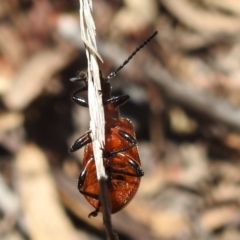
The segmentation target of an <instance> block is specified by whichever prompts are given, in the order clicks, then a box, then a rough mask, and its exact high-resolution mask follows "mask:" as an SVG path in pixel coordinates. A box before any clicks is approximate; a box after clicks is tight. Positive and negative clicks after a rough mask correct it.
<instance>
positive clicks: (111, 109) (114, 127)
mask: <svg viewBox="0 0 240 240" xmlns="http://www.w3.org/2000/svg"><path fill="white" fill-rule="evenodd" d="M156 34H157V32H155V33H154V34H152V35H151V36H150V37H149V38H148V39H147V40H146V41H145V42H143V43H142V44H141V45H140V46H139V47H138V48H137V49H136V50H135V51H134V52H133V53H132V54H131V55H130V56H129V57H128V59H127V60H125V61H124V63H123V64H122V65H121V66H120V67H119V68H118V69H117V70H116V71H115V72H112V73H111V74H110V75H109V76H108V77H107V78H104V77H103V76H102V74H101V72H100V81H101V89H102V90H101V95H102V100H103V108H104V115H105V146H104V149H103V164H104V167H105V172H106V175H107V177H108V178H107V189H108V194H109V199H110V203H111V213H112V214H113V213H116V212H118V211H119V210H121V209H122V208H123V207H125V206H126V205H127V204H128V203H129V202H130V201H131V199H132V198H133V197H134V195H135V194H136V192H137V190H138V187H139V184H140V178H141V177H142V176H143V175H144V173H143V170H142V168H141V162H140V158H139V154H138V148H137V140H136V136H135V131H134V126H133V124H132V122H131V121H130V120H128V119H126V118H121V117H120V113H119V107H120V106H122V105H123V104H125V103H126V102H127V101H128V100H129V96H128V95H122V96H112V90H111V85H110V82H109V80H110V79H111V78H113V77H114V76H116V74H117V72H119V70H120V69H122V68H123V67H124V66H125V65H126V64H127V63H128V62H129V61H130V59H131V58H132V57H133V56H134V55H135V54H136V53H137V52H138V51H139V50H140V49H141V48H143V47H144V46H145V45H146V44H147V43H148V42H149V41H150V40H151V39H152V38H153V37H155V36H156ZM70 80H71V81H73V82H78V81H82V82H84V83H85V85H84V86H83V87H82V88H80V89H78V90H76V91H75V92H74V93H73V95H72V100H73V101H74V102H75V103H77V104H78V105H80V106H82V107H88V101H87V100H86V99H84V98H83V97H81V96H80V95H79V94H81V93H82V92H85V91H87V90H88V83H87V75H86V74H85V73H84V72H80V74H79V75H78V76H77V77H76V78H72V79H70ZM90 133H91V131H90V130H89V131H87V132H86V133H85V134H84V135H83V136H81V137H80V138H78V139H77V140H76V141H75V142H74V144H73V145H72V147H71V148H70V150H69V151H70V152H74V151H76V150H78V149H80V148H82V147H85V149H84V156H83V164H82V165H83V169H82V171H81V173H80V175H79V178H78V190H79V191H80V193H82V194H83V195H84V197H85V198H86V199H87V201H88V202H89V203H90V204H91V205H92V206H93V207H94V208H95V211H93V212H91V213H90V214H89V217H91V216H97V214H98V212H101V211H102V209H101V203H100V200H99V189H100V187H99V182H98V179H97V174H96V166H95V161H94V155H93V146H92V139H91V135H90Z"/></svg>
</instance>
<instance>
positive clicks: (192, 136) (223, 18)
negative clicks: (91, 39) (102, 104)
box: [0, 0, 240, 240]
mask: <svg viewBox="0 0 240 240" xmlns="http://www.w3.org/2000/svg"><path fill="white" fill-rule="evenodd" d="M93 15H94V19H95V24H96V29H97V45H98V49H99V52H100V54H101V56H102V58H103V60H104V63H103V64H100V67H101V70H102V72H103V75H104V76H108V75H109V73H110V72H111V71H113V70H114V69H117V67H118V66H119V65H121V63H122V62H123V61H124V60H125V59H126V58H127V57H128V56H129V55H130V54H131V52H133V51H134V49H135V48H136V47H138V46H139V45H140V44H141V43H142V42H143V41H144V40H146V39H147V38H148V37H149V36H150V35H151V34H152V33H153V32H154V31H156V30H158V32H159V33H158V35H157V36H156V38H154V39H153V40H152V41H151V43H149V44H148V45H147V46H145V47H144V48H143V49H142V50H141V51H140V52H139V53H138V54H137V56H135V57H134V59H132V60H131V62H130V63H129V64H128V65H126V66H125V67H124V69H122V70H121V71H120V72H119V73H118V75H117V76H116V77H115V78H113V79H111V83H112V86H113V93H114V95H116V96H118V95H121V94H129V95H130V97H131V100H130V101H129V102H128V103H127V104H125V105H124V106H122V107H121V115H122V116H123V117H127V118H129V119H131V120H132V121H133V122H134V125H135V128H136V135H137V139H138V146H139V152H140V156H141V161H142V166H143V170H144V172H145V176H144V177H143V178H142V181H141V185H140V188H139V191H138V193H137V195H136V196H135V198H134V199H133V200H132V202H131V203H130V204H129V205H128V206H127V207H126V208H124V209H123V210H122V211H121V212H119V213H116V214H114V215H113V225H114V229H115V230H116V231H117V233H118V234H119V238H120V239H121V240H146V239H153V240H155V239H156V240H157V239H160V240H188V239H189V240H229V239H231V240H237V239H240V205H239V203H240V134H239V131H240V111H239V110H240V94H239V92H240V2H239V1H237V0H231V1H217V0H178V1H174V0H159V1H157V0H155V1H154V0H141V1H138V0H122V1H121V0H112V1H106V0H95V1H93ZM86 66H87V64H86V56H85V50H84V46H83V44H82V41H81V39H80V33H79V2H78V1H77V0H9V1H0V94H1V100H0V239H1V240H48V239H49V240H50V239H51V240H53V239H58V240H61V239H68V240H75V239H81V240H85V239H93V240H95V239H96V240H100V239H106V237H105V232H104V228H103V224H102V217H101V214H99V216H98V217H96V218H91V219H89V218H88V214H89V213H90V212H91V211H93V208H92V207H91V206H90V205H89V204H88V202H87V201H86V200H85V198H84V197H83V196H82V195H81V194H80V193H79V192H78V189H77V178H78V175H79V173H80V171H81V160H82V154H83V151H82V150H80V151H77V152H76V153H74V154H69V153H68V149H69V147H70V146H71V145H72V143H73V142H74V141H75V140H76V139H77V138H78V137H79V136H81V135H82V134H83V133H85V131H86V130H87V129H88V127H89V114H88V109H86V108H82V107H80V106H77V104H74V103H73V102H72V101H71V95H72V93H73V91H74V90H76V89H78V88H79V87H80V85H81V84H78V83H71V82H69V79H70V78H71V77H75V76H76V74H77V72H78V71H84V70H86Z"/></svg>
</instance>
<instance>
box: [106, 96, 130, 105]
mask: <svg viewBox="0 0 240 240" xmlns="http://www.w3.org/2000/svg"><path fill="white" fill-rule="evenodd" d="M129 98H130V97H129V96H128V95H122V96H117V97H112V98H110V99H108V100H107V101H105V102H104V103H103V105H104V106H105V105H108V104H112V105H113V106H114V107H120V106H121V105H123V104H125V103H126V102H127V101H128V100H129Z"/></svg>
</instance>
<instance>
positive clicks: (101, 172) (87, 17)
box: [79, 0, 118, 240]
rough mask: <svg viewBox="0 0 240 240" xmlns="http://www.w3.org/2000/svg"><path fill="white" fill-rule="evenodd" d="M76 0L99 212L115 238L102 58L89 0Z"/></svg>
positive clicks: (107, 228)
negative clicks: (106, 162) (106, 153)
mask: <svg viewBox="0 0 240 240" xmlns="http://www.w3.org/2000/svg"><path fill="white" fill-rule="evenodd" d="M79 2H80V10H79V12H80V29H81V38H82V40H83V42H84V44H85V48H86V55H87V60H88V106H89V112H90V130H91V138H92V145H93V154H94V159H95V164H96V172H97V179H98V181H99V186H100V192H99V198H100V202H101V208H102V213H103V223H104V225H105V228H106V233H107V237H108V240H118V235H117V234H116V233H115V232H114V230H113V227H112V222H111V207H110V201H109V196H108V188H107V176H106V173H105V168H104V165H103V152H102V149H104V144H105V119H104V109H103V103H102V95H101V81H100V74H99V67H98V63H97V58H98V59H99V60H101V61H102V59H101V57H100V55H99V54H98V51H97V45H96V39H95V36H96V29H95V24H94V21H93V18H92V0H79Z"/></svg>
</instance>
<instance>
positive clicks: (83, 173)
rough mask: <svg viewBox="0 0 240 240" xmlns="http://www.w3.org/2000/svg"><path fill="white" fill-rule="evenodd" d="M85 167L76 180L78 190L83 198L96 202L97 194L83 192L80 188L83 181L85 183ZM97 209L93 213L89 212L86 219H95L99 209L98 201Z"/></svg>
mask: <svg viewBox="0 0 240 240" xmlns="http://www.w3.org/2000/svg"><path fill="white" fill-rule="evenodd" d="M86 168H87V165H86V166H85V168H84V169H83V170H82V172H81V174H80V176H79V178H78V190H79V192H80V193H81V194H83V195H84V196H87V197H91V198H94V199H96V200H99V196H98V195H97V194H94V193H89V192H85V191H83V190H82V187H83V184H84V181H85V178H86V174H87V170H86ZM98 205H99V206H98V207H97V208H96V209H95V211H93V212H91V213H89V214H88V217H89V218H90V217H96V216H97V215H98V213H99V208H100V201H99V203H98Z"/></svg>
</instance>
